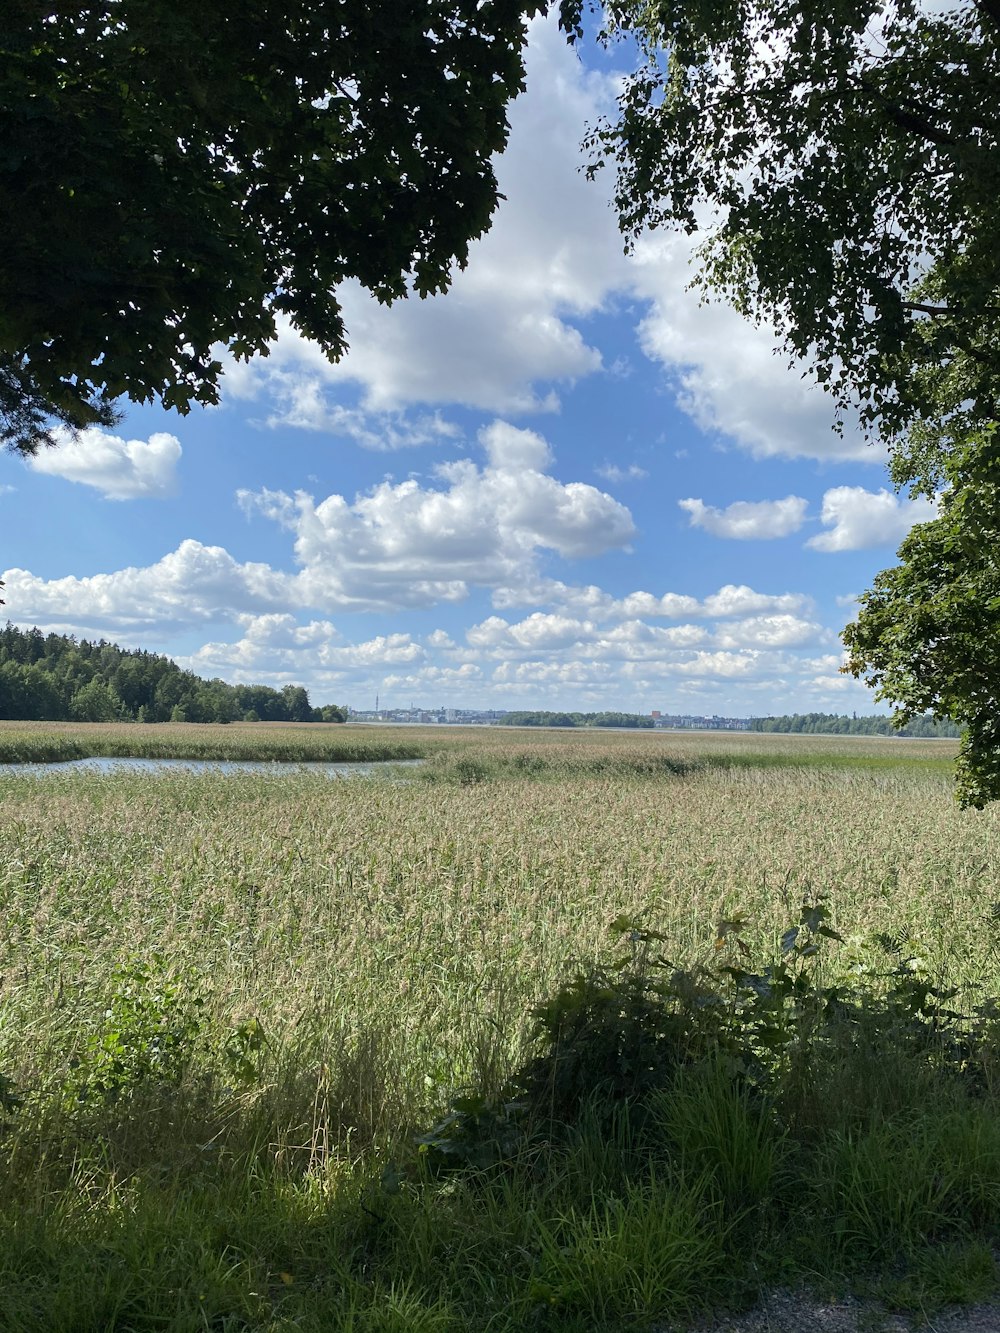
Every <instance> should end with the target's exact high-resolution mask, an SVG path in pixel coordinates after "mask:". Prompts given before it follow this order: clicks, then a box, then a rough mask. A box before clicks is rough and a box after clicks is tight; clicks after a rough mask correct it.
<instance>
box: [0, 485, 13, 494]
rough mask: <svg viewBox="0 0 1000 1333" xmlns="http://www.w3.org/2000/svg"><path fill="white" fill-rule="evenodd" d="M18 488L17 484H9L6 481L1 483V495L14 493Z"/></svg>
mask: <svg viewBox="0 0 1000 1333" xmlns="http://www.w3.org/2000/svg"><path fill="white" fill-rule="evenodd" d="M16 490H17V487H16V486H8V485H7V484H6V483H3V484H2V485H0V495H13V494H14V492H15V491H16Z"/></svg>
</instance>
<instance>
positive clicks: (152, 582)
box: [2, 539, 290, 633]
mask: <svg viewBox="0 0 1000 1333" xmlns="http://www.w3.org/2000/svg"><path fill="white" fill-rule="evenodd" d="M2 577H3V579H4V580H5V581H6V583H7V591H6V599H7V603H8V610H9V613H10V615H11V616H12V617H14V618H16V619H17V620H18V621H19V622H20V623H25V622H27V623H29V624H30V623H34V624H37V625H43V626H48V627H49V628H51V629H60V628H65V629H70V630H77V629H79V627H80V626H81V625H85V626H87V627H88V629H98V630H105V629H112V628H113V629H116V630H118V631H120V632H129V633H130V632H131V631H132V630H138V629H159V628H163V627H166V626H176V625H196V624H200V623H204V622H206V621H210V620H218V619H222V620H231V619H233V618H234V617H236V616H238V615H239V613H240V612H250V611H255V612H260V611H261V610H265V609H274V610H279V609H283V608H284V607H287V605H288V603H289V592H290V581H289V578H288V576H287V575H285V574H281V573H279V572H277V571H275V570H273V569H271V567H270V566H269V565H263V564H253V563H249V564H240V563H239V562H238V561H236V560H234V559H233V557H232V556H231V555H230V554H229V552H228V551H226V550H224V549H223V548H222V547H221V546H203V545H202V544H201V542H196V541H192V540H190V539H188V540H187V541H183V542H181V544H180V546H178V548H177V550H176V551H172V552H171V553H170V554H169V555H165V556H164V557H163V558H162V560H158V561H157V562H156V563H155V564H153V565H147V566H145V567H142V568H135V567H129V568H128V569H120V570H116V571H115V572H114V573H111V574H92V575H88V576H85V577H82V578H77V577H75V576H73V575H70V576H67V577H66V578H62V579H51V580H46V579H41V578H38V577H36V576H35V575H34V574H31V573H30V572H29V571H28V570H26V569H8V570H7V571H6V572H5V573H4V574H3V575H2Z"/></svg>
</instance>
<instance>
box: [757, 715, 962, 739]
mask: <svg viewBox="0 0 1000 1333" xmlns="http://www.w3.org/2000/svg"><path fill="white" fill-rule="evenodd" d="M750 730H751V731H801V732H808V733H810V734H812V735H829V736H917V737H924V738H926V739H933V738H934V737H937V736H959V735H961V730H960V728H959V727H958V726H957V725H956V724H955V723H954V722H951V721H945V722H936V721H935V720H934V718H932V717H931V716H930V714H926V715H925V716H924V717H915V718H914V719H913V721H912V722H907V724H906V726H905V727H894V726H893V725H892V719H891V718H888V717H880V716H878V715H872V716H870V717H858V715H857V713H855V714H853V716H851V717H847V716H846V715H843V716H841V715H839V714H837V713H787V714H785V715H784V716H783V717H755V718H752V719H751V721H750Z"/></svg>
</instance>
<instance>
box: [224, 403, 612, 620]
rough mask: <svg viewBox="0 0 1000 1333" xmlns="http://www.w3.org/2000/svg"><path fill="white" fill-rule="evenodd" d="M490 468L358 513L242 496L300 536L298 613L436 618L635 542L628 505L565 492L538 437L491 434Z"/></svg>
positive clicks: (371, 503) (401, 492) (411, 490)
mask: <svg viewBox="0 0 1000 1333" xmlns="http://www.w3.org/2000/svg"><path fill="white" fill-rule="evenodd" d="M480 441H481V443H482V445H483V447H484V448H485V450H486V455H487V461H486V465H485V466H484V467H482V468H479V467H477V466H476V464H475V463H474V462H472V461H471V460H470V459H462V460H459V461H456V462H452V463H446V464H442V465H441V466H440V467H439V468H438V469H437V476H438V478H439V480H440V481H441V482H442V483H443V484H442V485H440V486H438V487H427V486H422V485H421V484H420V483H418V482H417V481H416V480H413V479H409V480H407V481H404V482H400V483H398V484H393V483H391V482H383V483H381V484H380V485H378V486H376V487H374V488H373V490H371V491H370V492H369V493H368V494H366V495H362V496H359V497H357V498H356V499H355V500H354V501H353V503H349V502H348V501H347V500H346V499H345V498H344V497H343V496H341V495H331V496H328V497H327V498H326V499H325V500H322V501H320V502H319V503H317V502H316V500H315V499H314V497H313V496H311V495H308V494H306V493H305V492H301V491H300V492H298V493H297V494H296V495H295V496H294V497H292V496H289V495H286V494H285V493H284V492H273V491H262V492H260V493H257V494H250V493H247V492H243V493H241V495H240V501H241V503H242V505H243V506H244V508H245V509H246V510H247V511H248V512H252V511H254V510H258V511H259V512H261V513H263V514H264V515H266V516H267V517H269V518H271V519H273V520H275V521H277V522H280V523H281V524H282V525H283V526H285V527H286V528H288V529H289V530H291V531H293V532H294V533H295V537H296V541H295V553H296V559H297V561H298V563H299V565H300V566H301V572H300V573H299V574H298V575H297V576H296V581H295V587H294V590H293V591H294V595H295V597H296V599H297V602H298V604H300V605H308V606H315V607H329V608H336V607H343V608H352V609H355V610H365V609H389V608H398V607H403V606H426V605H430V604H433V603H434V602H442V601H443V602H454V601H458V600H461V599H462V598H464V597H465V596H466V595H467V593H468V590H469V587H470V586H479V587H495V586H498V585H501V584H505V583H508V582H511V581H520V580H525V579H530V578H532V577H534V571H535V563H536V560H537V558H538V553H539V552H540V551H543V550H551V551H555V552H557V553H558V554H560V555H562V556H566V557H581V556H593V555H599V554H601V553H603V552H605V551H608V550H612V549H615V548H621V547H623V546H625V545H626V544H627V543H628V542H629V541H630V540H631V539H632V537H633V536H634V535H635V529H634V526H633V523H632V517H631V515H630V513H629V511H628V510H627V509H626V508H625V506H624V505H621V504H619V502H618V501H617V500H614V499H612V497H611V496H609V495H606V494H605V493H604V492H602V491H599V490H597V489H596V488H595V487H593V486H588V485H584V484H583V483H580V482H568V483H565V484H564V483H562V482H559V481H557V480H556V479H555V478H554V477H552V476H550V475H549V474H548V473H546V472H545V471H543V469H544V468H546V467H547V466H548V465H549V463H550V461H551V456H550V451H549V447H548V445H547V444H546V442H545V440H544V439H542V437H541V436H540V435H538V434H536V433H535V432H534V431H529V430H520V429H518V428H517V427H514V426H511V425H509V424H508V423H506V422H502V421H496V422H494V423H493V424H492V425H490V426H487V427H486V428H485V429H484V430H482V431H481V432H480Z"/></svg>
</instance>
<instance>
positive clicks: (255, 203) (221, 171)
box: [0, 0, 541, 452]
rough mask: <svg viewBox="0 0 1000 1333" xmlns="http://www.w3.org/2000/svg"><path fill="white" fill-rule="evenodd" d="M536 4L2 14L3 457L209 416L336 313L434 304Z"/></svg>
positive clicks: (38, 4) (137, 2)
mask: <svg viewBox="0 0 1000 1333" xmlns="http://www.w3.org/2000/svg"><path fill="white" fill-rule="evenodd" d="M540 7H541V5H540V4H539V3H536V2H535V0H397V2H396V3H394V4H393V5H392V6H385V5H373V4H370V3H369V0H337V2H336V3H332V2H331V0H281V2H280V3H277V0H245V3H242V4H239V5H232V4H224V3H217V2H213V0H171V3H169V4H168V3H165V2H164V0H76V3H60V4H55V3H51V0H49V2H48V3H46V0H9V3H7V4H6V5H5V7H4V21H3V24H2V26H0V125H2V132H3V134H2V137H3V149H2V152H0V234H2V235H3V238H4V243H3V246H2V247H0V432H2V434H3V437H4V439H5V441H6V442H7V443H8V444H9V445H11V446H12V447H14V448H15V449H18V450H20V451H22V452H31V451H33V450H34V449H36V448H37V447H38V445H39V444H40V443H42V442H44V441H49V442H51V439H52V436H51V433H50V432H49V430H48V425H49V424H51V421H52V419H54V420H55V421H57V422H62V423H64V424H66V425H68V426H70V427H80V426H85V425H87V424H89V423H93V422H101V423H104V424H108V423H110V422H112V421H113V420H114V419H115V409H114V406H113V401H114V399H116V398H118V397H119V396H121V395H127V396H128V397H129V398H131V399H134V400H151V399H154V398H159V399H161V400H162V402H163V403H164V405H165V406H167V407H173V408H177V409H179V410H180V411H182V412H183V411H186V410H187V409H188V408H189V407H190V405H191V404H192V403H195V402H200V403H213V402H215V401H217V398H218V384H219V376H220V373H221V369H222V366H221V363H220V361H219V359H218V349H219V348H220V347H223V348H228V350H229V352H230V353H231V354H232V355H234V356H236V357H240V358H245V357H249V356H251V355H252V354H254V353H259V352H265V351H266V350H267V347H268V344H269V343H270V342H271V341H272V340H273V339H274V337H275V334H276V327H277V321H278V320H279V319H287V320H288V321H289V322H290V323H291V324H292V326H293V327H295V328H296V329H298V330H299V331H300V332H301V333H303V334H304V335H306V336H307V337H309V338H312V339H315V340H316V341H317V342H318V343H319V344H320V346H321V347H322V348H323V349H324V350H325V351H326V353H327V354H328V355H329V356H330V357H331V358H336V357H338V356H340V355H341V354H342V353H343V352H344V350H345V348H346V346H347V343H346V332H345V329H344V326H343V321H342V318H341V310H340V305H339V303H338V300H337V295H336V292H337V288H338V286H339V285H340V284H341V283H343V282H344V281H345V280H347V279H356V280H357V281H358V282H360V283H361V284H362V285H363V286H364V287H366V288H367V289H368V290H369V291H370V292H372V293H373V294H374V295H375V296H376V297H377V298H378V299H379V300H381V301H391V300H393V299H395V298H397V297H401V296H403V295H405V294H406V293H407V292H408V291H414V292H416V293H419V294H420V295H426V294H429V293H432V292H438V291H441V290H443V289H444V288H445V287H446V286H447V284H448V280H449V275H450V273H451V271H452V268H453V266H454V265H456V264H457V265H463V264H464V263H465V261H466V257H467V253H468V246H469V242H470V240H472V239H473V238H474V237H476V236H478V235H480V234H481V233H482V232H483V231H484V230H485V229H486V228H487V226H488V225H489V221H490V218H491V215H492V213H493V211H494V209H495V207H496V205H497V199H498V194H497V182H496V178H495V176H494V172H493V169H492V166H491V160H490V159H491V156H492V155H493V154H494V153H496V152H498V151H500V150H501V149H502V148H503V147H504V145H505V143H506V139H507V131H508V126H507V120H506V114H505V113H506V107H507V104H508V102H509V101H510V100H511V99H512V98H513V97H514V96H516V94H517V93H518V92H519V91H520V89H521V88H522V85H523V80H524V65H523V47H524V43H525V25H526V19H527V17H528V16H530V15H531V14H532V13H533V12H535V10H536V9H538V8H540Z"/></svg>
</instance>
